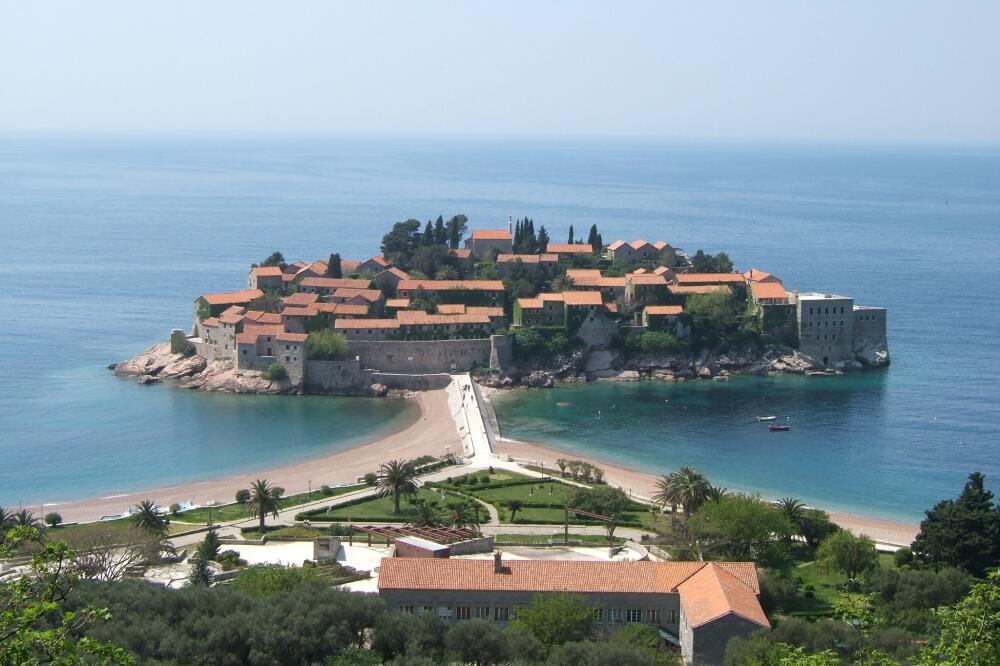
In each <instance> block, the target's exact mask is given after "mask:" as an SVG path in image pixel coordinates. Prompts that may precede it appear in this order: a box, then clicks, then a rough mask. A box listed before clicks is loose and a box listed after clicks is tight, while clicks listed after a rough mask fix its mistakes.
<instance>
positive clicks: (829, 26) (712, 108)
mask: <svg viewBox="0 0 1000 666" xmlns="http://www.w3.org/2000/svg"><path fill="white" fill-rule="evenodd" d="M998 27H1000V2H998V1H997V0H985V1H982V2H978V1H973V0H970V1H958V2H947V3H946V2H925V1H921V0H905V1H904V0H879V1H877V2H872V1H871V0H864V1H853V0H850V1H842V0H838V1H836V2H802V1H801V0H795V1H788V2H785V1H780V0H776V1H773V2H745V1H743V2H721V1H720V2H667V1H665V0H660V1H656V2H639V1H636V2H613V1H610V0H609V1H605V2H585V1H575V2H563V1H556V0H546V1H544V2H538V1H537V0H536V1H532V2H519V1H516V0H509V1H504V2H496V1H495V0H494V1H491V2H476V1H471V0H470V1H465V2H429V1H425V2H389V1H384V2H376V1H371V2H334V1H332V0H331V1H326V2H314V1H307V0H297V1H295V2H277V1H272V2H260V1H256V0H236V1H232V0H212V1H211V2H205V1H204V0H195V1H192V0H172V1H170V2H159V3H152V2H135V1H134V0H129V1H127V2H126V1H122V2H118V1H103V0H88V1H87V2H79V1H78V0H71V1H51V2H24V1H21V0H0V132H4V133H8V134H10V133H14V134H17V133H24V132H93V133H109V132H110V133H205V132H207V133H219V134H222V133H225V134H255V133H296V134H362V135H367V134H404V135H487V136H490V135H499V136H505V135H527V136H546V137H561V136H569V137H575V136H601V137H614V136H623V137H662V138H669V139H678V138H681V139H683V138H697V139H706V138H707V139H749V140H757V139H781V140H815V141H834V142H837V141H848V142H850V141H874V142H904V143H908V142H913V143H971V144H979V143H984V144H986V143H988V144H995V143H998V142H1000V37H998V34H997V30H998Z"/></svg>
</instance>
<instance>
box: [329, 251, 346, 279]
mask: <svg viewBox="0 0 1000 666" xmlns="http://www.w3.org/2000/svg"><path fill="white" fill-rule="evenodd" d="M326 277H329V278H342V277H344V271H343V269H342V268H341V266H340V254H339V253H337V252H334V253H333V254H331V255H330V260H329V261H328V262H327V264H326Z"/></svg>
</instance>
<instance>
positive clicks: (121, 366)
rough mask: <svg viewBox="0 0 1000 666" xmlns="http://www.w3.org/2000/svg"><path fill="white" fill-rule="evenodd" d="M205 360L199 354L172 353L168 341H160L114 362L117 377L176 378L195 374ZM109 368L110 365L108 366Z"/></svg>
mask: <svg viewBox="0 0 1000 666" xmlns="http://www.w3.org/2000/svg"><path fill="white" fill-rule="evenodd" d="M205 365H206V361H205V359H203V358H202V357H200V356H196V355H191V356H185V355H184V354H172V353H171V352H170V343H169V342H161V343H160V344H157V345H153V346H152V347H150V348H148V349H146V350H145V351H143V352H142V353H141V354H139V355H137V356H135V357H134V358H130V359H128V360H127V361H122V362H121V363H115V364H114V373H115V374H116V375H117V376H119V377H138V376H139V375H155V376H157V377H159V378H161V379H178V378H180V377H187V376H190V375H193V374H197V373H199V372H201V371H202V370H204V369H205ZM108 367H109V368H111V366H110V365H109V366H108Z"/></svg>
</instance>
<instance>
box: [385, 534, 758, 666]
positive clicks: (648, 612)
mask: <svg viewBox="0 0 1000 666" xmlns="http://www.w3.org/2000/svg"><path fill="white" fill-rule="evenodd" d="M378 589H379V596H380V597H381V598H382V599H383V600H384V601H385V602H386V604H387V606H388V607H389V608H390V609H394V610H397V611H399V612H403V613H413V614H417V615H434V616H436V617H438V618H440V619H442V620H445V621H459V620H468V619H471V618H481V619H485V620H490V621H493V622H497V623H500V624H501V626H505V625H506V623H507V622H509V621H510V620H511V619H513V618H514V616H515V615H516V614H517V612H518V610H519V609H521V608H525V607H527V606H529V605H530V604H531V602H532V599H533V598H534V597H535V595H537V594H567V593H570V594H579V595H582V596H584V597H585V598H586V600H587V602H588V603H589V604H590V605H591V606H592V607H593V609H594V617H595V619H596V624H597V628H598V631H599V632H600V633H601V634H602V635H605V636H607V635H610V634H612V633H614V632H616V631H617V630H619V629H621V628H622V627H624V626H626V625H628V624H640V623H641V624H649V625H652V626H654V627H656V628H657V629H659V630H660V632H661V634H663V635H665V636H667V637H669V638H668V640H670V641H671V642H674V643H675V644H676V645H679V646H680V650H681V655H682V657H683V658H684V661H685V663H688V664H690V663H694V662H697V663H700V664H721V663H722V658H723V652H724V651H725V647H726V642H727V641H728V640H729V639H730V638H733V637H734V636H740V637H747V636H749V635H750V634H751V633H753V632H754V631H757V630H759V629H761V628H768V627H770V625H769V623H768V620H767V616H766V615H765V614H764V611H763V609H762V608H761V606H760V602H759V600H758V595H759V594H760V583H759V581H758V579H757V571H756V568H755V566H754V564H753V563H752V562H648V561H639V562H601V561H565V560H563V561H560V560H504V559H502V556H501V554H500V553H499V552H497V553H495V554H494V558H493V561H490V560H481V559H480V560H473V559H428V558H421V559H415V558H406V557H395V558H384V559H383V560H382V563H381V566H380V568H379V577H378Z"/></svg>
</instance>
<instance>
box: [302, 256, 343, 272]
mask: <svg viewBox="0 0 1000 666" xmlns="http://www.w3.org/2000/svg"><path fill="white" fill-rule="evenodd" d="M327 266H328V264H327V263H326V262H325V261H323V260H322V259H320V260H318V261H314V262H312V263H311V264H309V265H308V266H305V267H304V268H302V269H301V270H299V274H301V273H304V272H305V271H311V272H313V273H315V274H316V275H323V274H324V273H326V269H327ZM341 269H343V262H341Z"/></svg>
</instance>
